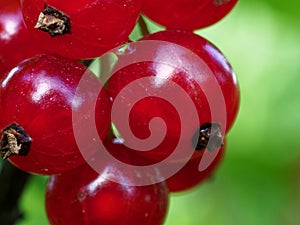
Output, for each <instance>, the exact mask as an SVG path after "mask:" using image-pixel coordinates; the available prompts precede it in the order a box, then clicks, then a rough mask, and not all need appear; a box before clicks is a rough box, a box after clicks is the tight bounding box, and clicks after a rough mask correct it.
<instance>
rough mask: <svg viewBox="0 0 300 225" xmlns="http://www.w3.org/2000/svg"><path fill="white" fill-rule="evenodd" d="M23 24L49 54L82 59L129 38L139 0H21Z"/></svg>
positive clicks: (138, 11)
mask: <svg viewBox="0 0 300 225" xmlns="http://www.w3.org/2000/svg"><path fill="white" fill-rule="evenodd" d="M21 3H22V11H23V16H24V20H25V23H26V25H27V27H28V29H29V31H30V32H31V33H32V35H33V36H34V37H35V39H36V41H37V42H38V43H41V44H42V45H43V47H44V49H46V50H47V52H50V53H56V54H60V55H62V56H65V57H68V58H75V59H83V58H93V57H96V56H99V55H101V54H102V53H104V52H106V51H107V50H109V49H111V48H112V47H115V46H117V45H120V44H122V43H124V42H126V41H128V35H129V34H130V33H131V31H132V30H133V28H134V26H135V23H136V20H137V18H138V16H139V14H140V0H113V1H103V0H82V1H72V2H70V1H60V0H47V1H45V0H21Z"/></svg>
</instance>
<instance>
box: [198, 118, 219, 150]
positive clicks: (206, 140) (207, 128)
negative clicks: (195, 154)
mask: <svg viewBox="0 0 300 225" xmlns="http://www.w3.org/2000/svg"><path fill="white" fill-rule="evenodd" d="M194 140H197V141H196V145H195V146H196V147H195V150H197V151H199V150H202V149H207V150H208V151H210V152H212V151H214V150H215V149H217V148H219V147H221V146H222V145H223V136H222V133H221V126H220V125H219V124H217V123H205V124H203V125H202V126H201V127H200V129H199V130H198V131H197V133H196V134H195V139H194Z"/></svg>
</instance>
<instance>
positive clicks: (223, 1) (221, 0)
mask: <svg viewBox="0 0 300 225" xmlns="http://www.w3.org/2000/svg"><path fill="white" fill-rule="evenodd" d="M228 2H230V0H215V1H214V3H215V5H223V4H226V3H228Z"/></svg>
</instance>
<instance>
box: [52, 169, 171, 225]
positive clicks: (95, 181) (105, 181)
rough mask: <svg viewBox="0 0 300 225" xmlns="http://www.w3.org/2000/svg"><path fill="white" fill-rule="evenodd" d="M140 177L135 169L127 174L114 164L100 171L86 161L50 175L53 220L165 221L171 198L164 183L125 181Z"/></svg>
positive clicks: (59, 223)
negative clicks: (73, 167) (136, 183)
mask: <svg viewBox="0 0 300 225" xmlns="http://www.w3.org/2000/svg"><path fill="white" fill-rule="evenodd" d="M127 172H128V171H127ZM137 177H138V174H136V173H132V174H131V177H130V176H128V173H127V175H125V173H123V171H120V170H118V169H116V168H115V167H114V165H113V164H107V165H105V166H104V167H103V170H102V172H101V173H99V174H98V173H96V172H95V171H94V170H92V169H91V168H90V167H89V166H88V165H84V166H81V167H79V168H77V169H75V170H72V171H68V172H67V173H63V174H59V175H54V176H51V177H50V180H49V182H48V185H47V191H46V211H47V215H48V218H49V221H50V224H51V225H96V224H101V225H112V224H124V225H125V224H130V225H141V224H145V225H162V224H163V222H164V219H165V217H166V214H167V209H168V202H169V201H168V200H169V197H168V195H169V194H168V190H167V188H166V185H165V183H156V184H153V185H147V186H127V185H125V184H123V182H124V181H126V180H128V179H136V178H137ZM112 180H113V181H112ZM66 209H67V210H66Z"/></svg>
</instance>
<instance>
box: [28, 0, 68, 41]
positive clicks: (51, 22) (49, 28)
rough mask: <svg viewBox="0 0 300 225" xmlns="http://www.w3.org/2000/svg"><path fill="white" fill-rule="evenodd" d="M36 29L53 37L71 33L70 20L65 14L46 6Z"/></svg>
mask: <svg viewBox="0 0 300 225" xmlns="http://www.w3.org/2000/svg"><path fill="white" fill-rule="evenodd" d="M34 28H37V29H40V30H41V31H44V32H47V33H48V34H50V36H51V37H55V36H59V35H63V34H68V33H71V21H70V18H69V17H68V16H67V15H66V14H64V13H63V12H61V11H59V10H57V9H55V8H53V7H51V6H49V5H45V7H44V11H43V12H41V13H40V15H39V18H38V21H37V23H36V25H35V27H34Z"/></svg>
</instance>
